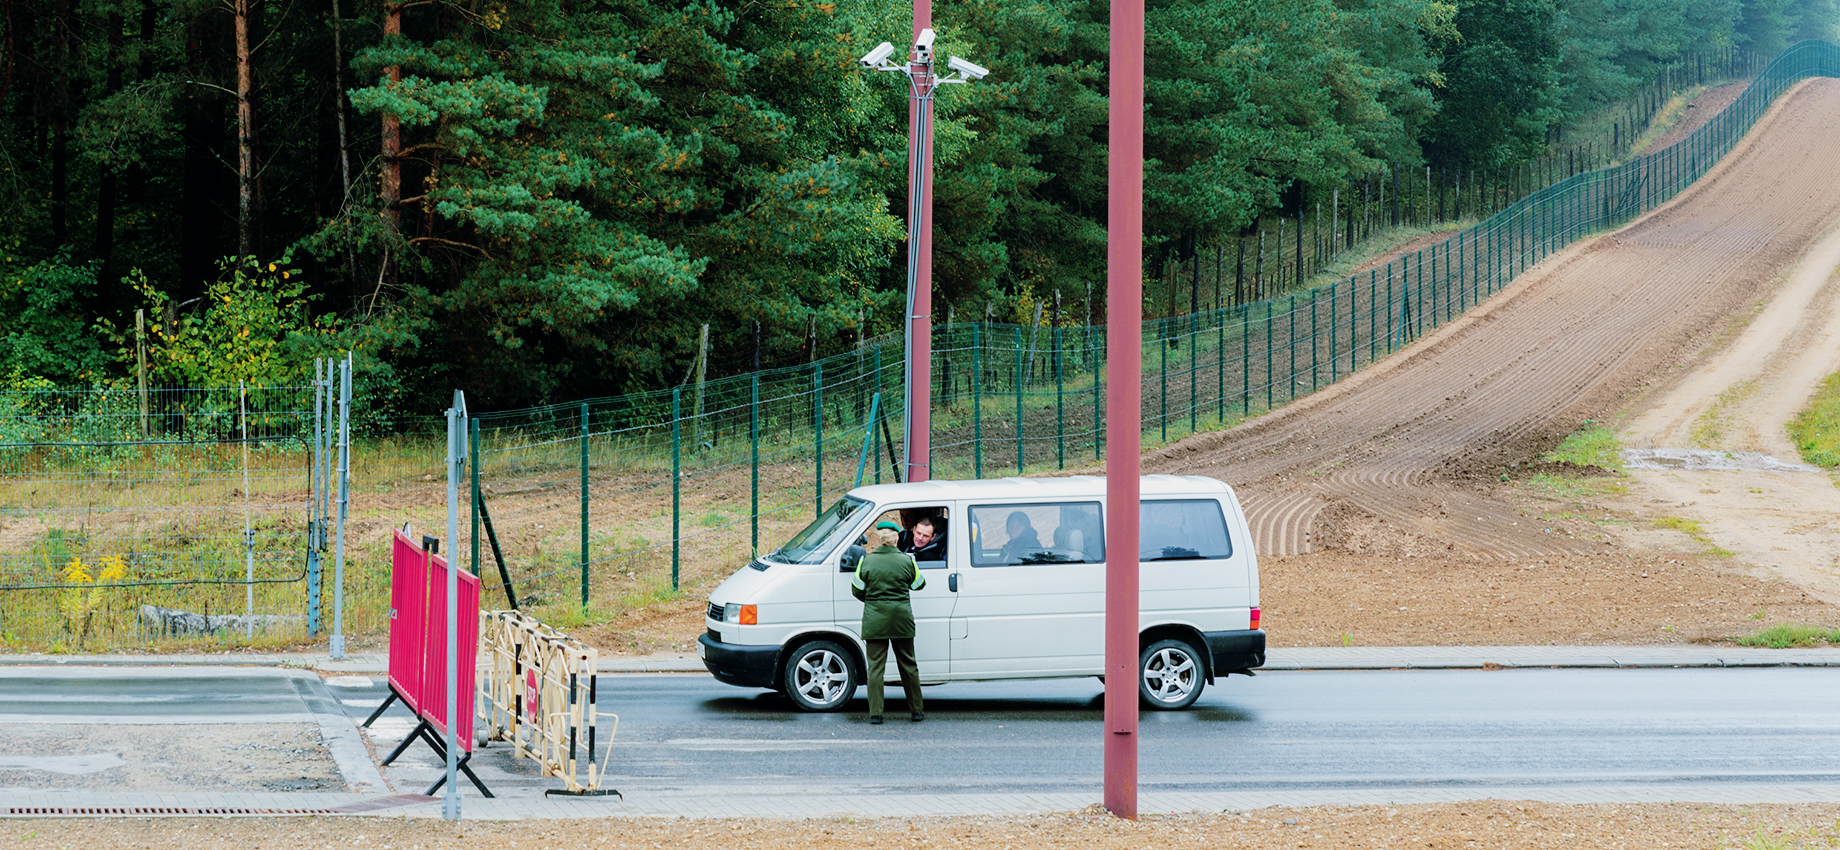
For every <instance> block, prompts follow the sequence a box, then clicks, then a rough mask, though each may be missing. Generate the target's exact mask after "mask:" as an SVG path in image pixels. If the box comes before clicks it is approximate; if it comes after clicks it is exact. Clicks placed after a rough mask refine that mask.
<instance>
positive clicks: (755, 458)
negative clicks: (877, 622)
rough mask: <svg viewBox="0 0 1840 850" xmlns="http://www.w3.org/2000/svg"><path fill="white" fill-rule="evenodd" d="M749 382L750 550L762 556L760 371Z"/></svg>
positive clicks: (753, 553)
mask: <svg viewBox="0 0 1840 850" xmlns="http://www.w3.org/2000/svg"><path fill="white" fill-rule="evenodd" d="M877 353H878V354H879V353H880V349H877ZM876 377H878V378H879V377H881V370H880V369H877V370H876ZM749 383H750V384H751V385H752V386H751V388H750V390H749V394H748V525H749V531H750V535H751V536H750V538H749V539H750V540H751V541H752V542H751V543H750V547H749V552H750V553H751V555H752V557H760V373H759V372H755V373H754V374H753V375H752V380H751V381H750V382H749Z"/></svg>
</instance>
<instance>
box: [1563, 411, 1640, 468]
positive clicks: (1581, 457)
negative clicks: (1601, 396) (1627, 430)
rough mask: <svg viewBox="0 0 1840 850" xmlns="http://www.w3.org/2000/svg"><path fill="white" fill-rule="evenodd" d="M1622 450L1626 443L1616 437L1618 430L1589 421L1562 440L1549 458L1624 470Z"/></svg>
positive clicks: (1581, 464) (1573, 463)
mask: <svg viewBox="0 0 1840 850" xmlns="http://www.w3.org/2000/svg"><path fill="white" fill-rule="evenodd" d="M1622 452H1623V443H1622V441H1621V440H1618V439H1617V438H1616V432H1615V431H1613V430H1611V429H1609V428H1606V427H1604V426H1603V425H1602V424H1600V423H1598V422H1596V421H1593V420H1586V421H1585V423H1584V427H1582V428H1579V429H1578V430H1576V431H1573V432H1572V433H1571V434H1570V435H1568V436H1566V438H1565V439H1563V440H1560V441H1559V446H1558V448H1555V449H1553V450H1552V451H1551V452H1549V453H1548V454H1547V455H1546V458H1545V459H1546V460H1548V461H1551V462H1553V463H1569V464H1572V465H1573V466H1595V467H1598V468H1599V469H1609V470H1616V471H1621V470H1622V468H1623V454H1622Z"/></svg>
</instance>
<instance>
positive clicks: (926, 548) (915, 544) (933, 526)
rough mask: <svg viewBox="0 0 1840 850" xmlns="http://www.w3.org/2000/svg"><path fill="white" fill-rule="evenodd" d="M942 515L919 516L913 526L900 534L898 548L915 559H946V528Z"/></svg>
mask: <svg viewBox="0 0 1840 850" xmlns="http://www.w3.org/2000/svg"><path fill="white" fill-rule="evenodd" d="M945 524H946V521H945V518H944V517H921V518H920V519H919V520H918V521H916V522H915V523H914V527H913V528H910V529H908V530H907V531H905V532H902V534H901V542H900V544H899V545H900V549H901V551H903V552H906V553H907V554H909V555H912V556H914V560H916V561H943V560H945V559H946V530H945Z"/></svg>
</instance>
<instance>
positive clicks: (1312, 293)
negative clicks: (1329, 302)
mask: <svg viewBox="0 0 1840 850" xmlns="http://www.w3.org/2000/svg"><path fill="white" fill-rule="evenodd" d="M1319 292H1320V290H1319V289H1311V290H1310V392H1316V380H1317V376H1316V372H1317V368H1316V367H1317V365H1318V360H1317V357H1316V339H1317V337H1318V334H1317V332H1316V300H1317V299H1316V296H1317V294H1318V293H1319Z"/></svg>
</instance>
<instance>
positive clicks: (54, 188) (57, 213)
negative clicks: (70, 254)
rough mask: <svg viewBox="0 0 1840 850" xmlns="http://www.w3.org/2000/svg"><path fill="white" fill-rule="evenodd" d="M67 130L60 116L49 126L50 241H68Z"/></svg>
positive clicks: (68, 165) (68, 159) (68, 160)
mask: <svg viewBox="0 0 1840 850" xmlns="http://www.w3.org/2000/svg"><path fill="white" fill-rule="evenodd" d="M68 136H69V132H68V131H67V130H66V129H65V128H64V120H63V118H62V116H60V117H59V118H58V120H57V123H56V124H54V125H53V126H52V128H51V243H52V244H53V245H66V244H69V242H70V224H69V221H68V217H69V211H70V146H69V144H68V142H67V139H68Z"/></svg>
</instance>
